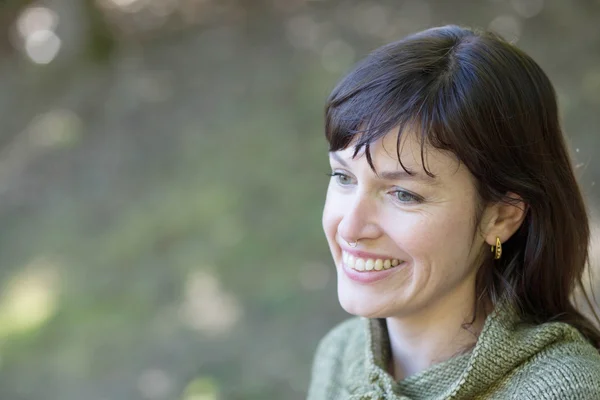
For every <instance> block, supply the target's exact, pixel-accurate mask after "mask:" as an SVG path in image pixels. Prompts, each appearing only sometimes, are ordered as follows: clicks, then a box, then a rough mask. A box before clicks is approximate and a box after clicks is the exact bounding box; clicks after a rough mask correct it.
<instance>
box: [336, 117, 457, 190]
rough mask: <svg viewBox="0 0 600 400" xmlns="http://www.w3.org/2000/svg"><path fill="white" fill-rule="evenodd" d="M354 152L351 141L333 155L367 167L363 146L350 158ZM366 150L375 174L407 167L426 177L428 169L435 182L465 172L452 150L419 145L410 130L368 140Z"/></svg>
mask: <svg viewBox="0 0 600 400" xmlns="http://www.w3.org/2000/svg"><path fill="white" fill-rule="evenodd" d="M354 152H355V147H354V145H353V144H351V145H350V146H348V147H347V148H346V149H344V150H340V151H338V152H336V154H335V156H337V157H335V158H340V159H341V160H343V161H345V162H346V163H348V164H349V165H352V166H357V167H358V166H361V167H365V166H366V167H367V168H369V169H370V166H369V165H368V162H367V157H366V154H365V148H362V149H361V150H360V151H359V152H358V153H357V154H356V157H354V158H353V157H352V156H353V155H354ZM369 153H370V155H371V158H372V161H373V165H374V167H375V170H376V171H377V173H380V172H382V171H404V168H406V169H407V170H408V171H409V172H411V173H414V174H416V175H419V176H422V177H425V178H428V176H427V174H426V170H427V171H429V172H430V173H431V174H433V175H434V180H435V181H437V182H438V183H439V181H441V180H445V179H449V178H451V177H453V176H455V175H456V174H459V175H464V173H465V172H466V173H467V174H468V171H467V170H466V167H465V166H464V165H463V164H462V163H461V162H460V161H459V160H458V158H457V157H456V156H455V155H454V154H453V153H451V152H449V151H444V150H439V149H436V148H435V147H433V146H431V145H430V144H428V143H425V144H424V145H423V148H422V147H421V140H420V138H418V137H417V134H415V133H413V132H411V131H406V132H403V134H402V135H401V137H400V141H399V142H398V130H397V129H396V130H392V131H390V132H389V133H388V134H387V135H385V136H384V137H383V138H381V139H379V140H377V141H375V142H373V143H371V145H370V147H369ZM398 155H399V157H400V160H401V161H402V164H400V161H399V158H398ZM332 156H333V154H332ZM332 158H333V157H332ZM403 166H404V168H403Z"/></svg>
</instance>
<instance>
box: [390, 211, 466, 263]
mask: <svg viewBox="0 0 600 400" xmlns="http://www.w3.org/2000/svg"><path fill="white" fill-rule="evenodd" d="M471 225H472V222H471V221H470V220H469V219H468V218H463V217H462V216H460V215H459V213H456V212H448V211H444V212H440V213H427V214H415V215H411V216H410V217H406V216H405V217H404V218H403V219H402V221H398V222H396V223H395V224H394V226H393V227H391V228H390V229H389V230H388V232H392V233H391V235H390V236H392V237H393V240H394V241H395V242H396V243H397V244H398V246H399V247H400V248H401V249H404V250H405V251H406V252H407V254H408V255H409V256H410V257H411V258H413V259H414V261H415V262H417V263H418V262H429V263H431V262H432V263H435V264H439V263H443V264H445V263H446V262H448V263H454V262H460V260H458V258H461V257H462V256H464V255H465V254H468V251H469V249H470V241H469V239H470V237H471Z"/></svg>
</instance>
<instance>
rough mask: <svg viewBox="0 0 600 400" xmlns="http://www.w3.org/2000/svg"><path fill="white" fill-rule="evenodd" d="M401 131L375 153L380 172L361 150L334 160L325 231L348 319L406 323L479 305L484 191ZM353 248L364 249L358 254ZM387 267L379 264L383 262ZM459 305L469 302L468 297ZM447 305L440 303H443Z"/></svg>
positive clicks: (446, 158) (448, 157) (452, 161)
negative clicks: (453, 307)
mask: <svg viewBox="0 0 600 400" xmlns="http://www.w3.org/2000/svg"><path fill="white" fill-rule="evenodd" d="M396 140H397V132H394V131H392V132H390V133H389V134H388V135H386V136H385V137H384V138H383V139H381V140H379V141H377V142H375V143H373V144H372V145H371V148H370V153H371V155H372V159H373V164H374V166H375V169H376V171H377V174H376V173H375V172H374V171H373V170H372V169H371V167H370V166H369V164H368V162H367V158H366V155H365V154H364V152H360V153H359V154H358V155H357V157H356V158H355V159H352V154H353V152H354V146H350V147H348V148H347V149H345V150H342V151H339V152H335V153H331V154H330V163H331V171H332V174H334V176H332V178H331V182H330V184H329V187H328V190H327V200H326V202H325V208H324V211H323V228H324V231H325V234H326V236H327V241H328V243H329V247H330V249H331V253H332V255H333V259H334V261H335V265H336V270H337V275H338V296H339V300H340V303H341V305H342V307H343V308H344V309H345V310H346V311H347V312H349V313H351V314H355V315H360V316H364V317H370V318H375V317H378V318H386V317H393V316H406V315H409V314H412V313H414V312H416V311H419V310H423V309H426V308H429V307H432V306H434V305H435V304H440V305H442V307H443V304H444V303H446V304H449V303H451V302H447V301H448V300H450V299H451V298H453V299H460V298H464V299H465V300H466V299H469V301H470V300H471V299H472V296H473V295H474V290H475V274H476V272H477V265H478V263H477V260H478V259H479V256H480V255H481V254H482V253H481V252H482V250H483V245H484V244H485V243H484V239H483V238H482V237H481V235H479V234H477V233H476V227H475V218H476V215H477V212H476V209H477V193H476V189H475V186H474V181H473V177H472V175H471V174H470V172H469V171H468V169H467V168H466V167H465V166H464V165H462V164H461V163H459V162H458V160H457V159H456V158H455V157H454V156H453V155H452V154H450V153H447V152H441V151H439V150H436V149H434V148H431V147H426V148H425V152H424V158H425V163H426V166H427V168H428V170H429V171H430V172H432V173H433V174H434V175H435V179H433V178H429V177H428V176H427V174H426V173H425V171H424V170H423V164H422V162H421V147H420V143H419V142H418V141H417V140H416V138H415V137H413V135H412V134H405V135H403V137H402V141H401V145H400V157H401V159H402V163H403V164H404V166H405V167H406V168H407V169H408V170H409V171H411V172H414V175H413V176H409V175H407V174H406V173H405V171H404V169H403V168H402V167H401V165H400V163H399V162H398V158H397V154H396ZM348 242H351V243H352V242H358V244H357V245H356V247H354V248H353V247H351V246H350V245H349V244H348ZM378 260H380V261H378ZM459 301H460V300H459ZM438 302H440V303H438Z"/></svg>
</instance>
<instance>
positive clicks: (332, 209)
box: [321, 190, 342, 243]
mask: <svg viewBox="0 0 600 400" xmlns="http://www.w3.org/2000/svg"><path fill="white" fill-rule="evenodd" d="M335 200H336V199H335V195H334V194H332V193H331V190H328V191H327V197H326V199H325V206H324V207H323V217H322V221H321V222H322V224H323V231H324V232H325V236H326V237H327V240H328V241H329V242H330V243H331V241H333V240H334V239H335V233H336V231H337V226H338V224H339V222H340V220H341V218H342V214H341V211H340V210H341V208H340V207H339V206H336V205H335Z"/></svg>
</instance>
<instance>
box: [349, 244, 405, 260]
mask: <svg viewBox="0 0 600 400" xmlns="http://www.w3.org/2000/svg"><path fill="white" fill-rule="evenodd" d="M340 247H341V246H340ZM342 251H344V252H346V253H348V254H352V255H353V256H354V257H360V258H362V259H364V260H368V259H369V258H371V259H373V260H377V259H378V258H379V259H380V260H393V259H394V258H397V257H391V256H387V255H381V254H374V253H367V252H365V251H358V250H354V249H348V248H345V247H342Z"/></svg>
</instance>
